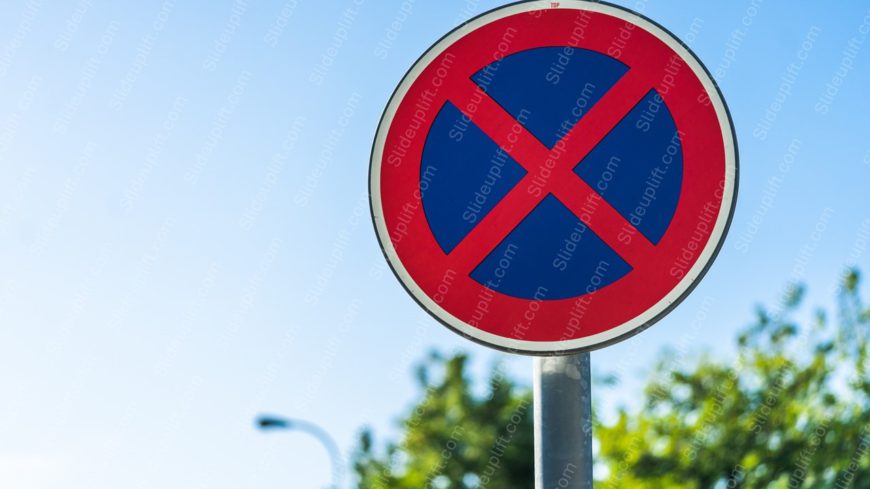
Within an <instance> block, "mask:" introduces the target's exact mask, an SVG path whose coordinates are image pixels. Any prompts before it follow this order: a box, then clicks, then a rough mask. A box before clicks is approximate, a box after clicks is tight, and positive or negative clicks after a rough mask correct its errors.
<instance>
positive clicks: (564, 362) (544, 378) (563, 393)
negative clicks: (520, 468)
mask: <svg viewBox="0 0 870 489" xmlns="http://www.w3.org/2000/svg"><path fill="white" fill-rule="evenodd" d="M534 390H535V489H592V389H591V385H590V365H589V353H580V354H576V355H569V356H561V357H538V358H535V378H534Z"/></svg>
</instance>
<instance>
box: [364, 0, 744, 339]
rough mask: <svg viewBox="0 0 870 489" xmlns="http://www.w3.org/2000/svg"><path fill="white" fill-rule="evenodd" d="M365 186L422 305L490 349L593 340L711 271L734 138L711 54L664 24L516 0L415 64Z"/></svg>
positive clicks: (727, 200)
mask: <svg viewBox="0 0 870 489" xmlns="http://www.w3.org/2000/svg"><path fill="white" fill-rule="evenodd" d="M370 185H371V189H370V190H371V205H372V215H373V220H374V224H375V229H376V232H377V235H378V238H379V240H380V244H381V246H382V248H383V251H384V254H385V255H386V257H387V260H388V261H389V263H390V265H391V267H392V268H393V270H394V272H395V273H396V275H397V277H398V278H399V280H400V281H401V283H402V284H403V285H404V286H405V288H406V289H407V290H408V292H409V293H410V294H411V295H412V296H413V297H414V299H416V300H417V302H418V303H420V305H422V306H423V307H424V308H425V309H426V310H427V311H429V312H430V313H431V314H432V315H433V316H434V317H436V318H437V319H439V320H440V321H441V322H443V323H444V324H445V325H447V326H449V327H450V328H452V329H454V330H455V331H457V332H459V333H460V334H462V335H464V336H466V337H468V338H471V339H473V340H475V341H478V342H481V343H484V344H487V345H489V346H492V347H495V348H499V349H503V350H508V351H513V352H519V353H528V354H537V355H553V354H560V353H565V352H573V351H588V350H591V349H595V348H598V347H601V346H604V345H607V344H610V343H613V342H615V341H618V340H620V339H623V338H626V337H628V336H630V335H633V334H635V333H637V332H639V331H641V330H643V329H644V328H646V327H648V326H649V325H651V324H653V323H654V322H655V321H657V320H658V319H660V318H661V317H663V316H664V315H665V314H667V313H668V312H669V311H670V310H671V309H672V308H673V307H675V306H676V305H677V303H679V302H680V301H681V300H682V299H683V298H684V297H685V296H686V295H687V294H688V293H689V292H690V291H691V289H692V288H693V287H694V286H695V285H696V284H697V282H698V280H699V279H700V278H701V277H702V276H703V274H704V273H705V272H706V270H707V268H708V267H709V266H710V264H711V262H712V261H713V259H714V258H715V255H716V253H717V252H718V250H719V247H720V245H721V243H722V240H723V239H724V237H725V233H726V231H727V228H728V225H729V223H730V219H731V214H732V211H733V205H734V200H735V195H736V187H737V155H736V141H735V138H734V134H733V129H732V125H731V121H730V117H729V115H728V111H727V108H726V106H725V102H724V100H723V99H722V95H721V94H720V92H719V91H718V88H717V87H716V85H715V83H714V82H713V80H712V78H711V77H710V75H709V73H708V72H707V71H706V70H705V69H704V67H703V66H702V65H701V63H700V61H699V60H698V59H697V58H696V57H695V56H694V54H692V53H691V52H690V51H689V49H688V48H687V47H686V46H684V45H683V44H682V43H680V41H679V40H677V39H676V38H675V37H674V36H673V35H672V34H670V33H669V32H668V31H666V30H665V29H664V28H662V27H661V26H659V25H657V24H655V23H654V22H652V21H651V20H649V19H646V18H644V17H642V16H639V15H637V14H635V13H632V12H629V11H627V10H624V9H621V8H619V7H616V6H612V5H608V4H604V3H598V2H585V1H567V2H522V3H517V4H512V5H508V6H505V7H502V8H499V9H496V10H493V11H490V12H488V13H485V14H483V15H481V16H479V17H477V18H475V19H473V20H471V21H469V22H468V23H466V24H464V25H462V26H461V27H459V28H457V29H455V30H454V31H452V32H450V33H449V34H447V35H446V36H445V37H444V38H442V39H441V40H440V41H438V42H437V43H436V44H435V45H434V46H433V47H432V48H430V49H429V50H428V51H427V52H426V53H425V54H424V55H423V56H422V57H421V58H420V59H419V60H418V61H417V62H416V63H415V64H414V66H413V67H412V68H411V69H410V71H409V72H408V73H407V74H406V75H405V77H404V79H403V80H402V81H401V83H400V84H399V86H398V88H397V89H396V91H395V92H394V94H393V96H392V98H391V99H390V101H389V103H388V105H387V107H386V110H385V112H384V115H383V117H382V119H381V123H380V126H379V128H378V131H377V135H376V137H375V142H374V147H373V150H372V161H371V174H370Z"/></svg>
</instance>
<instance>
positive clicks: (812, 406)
mask: <svg viewBox="0 0 870 489" xmlns="http://www.w3.org/2000/svg"><path fill="white" fill-rule="evenodd" d="M859 282H860V280H859V275H858V272H857V271H849V272H848V273H847V274H846V275H845V276H844V280H843V283H842V286H841V287H840V289H839V291H838V293H837V299H838V302H839V307H838V309H839V311H838V314H837V315H836V318H835V320H831V318H830V317H829V314H827V313H826V312H825V311H823V310H817V311H815V312H814V313H813V314H810V315H806V314H801V310H800V308H799V306H800V304H801V302H802V299H803V296H804V288H803V287H801V286H793V287H790V288H788V290H787V291H786V293H785V294H784V295H783V299H782V301H781V305H780V307H779V308H778V309H779V310H778V311H768V310H766V309H763V308H759V309H758V310H757V313H756V319H755V321H754V322H753V324H752V325H750V326H749V327H747V328H746V329H745V330H744V331H742V332H741V333H740V334H739V336H738V338H737V354H736V356H735V357H733V358H732V359H731V360H716V359H713V358H710V357H709V356H705V355H701V356H698V357H693V358H686V357H681V356H679V355H678V354H676V353H674V352H665V353H664V354H663V355H662V358H661V359H660V361H659V362H658V363H657V365H656V366H655V369H654V371H653V373H652V376H651V378H650V380H649V381H648V383H647V386H646V388H645V390H644V393H643V407H642V408H641V409H639V410H637V411H629V410H627V409H622V410H620V412H619V413H618V414H617V416H616V419H615V420H614V421H613V422H612V423H604V422H596V427H595V436H596V438H597V440H598V443H599V450H598V453H597V455H596V475H597V478H598V480H597V482H596V487H597V488H601V489H610V488H624V487H627V488H666V489H731V488H740V489H750V488H751V489H756V488H758V489H762V488H763V489H786V488H788V489H792V488H799V487H800V488H811V489H821V488H825V489H846V488H852V489H868V488H870V376H868V372H867V357H868V343H867V339H868V338H867V337H868V333H870V309H868V308H867V306H866V305H865V304H864V302H863V301H862V300H861V297H860V294H859V291H858V286H859ZM796 316H801V317H806V318H805V319H804V320H803V321H801V322H802V323H804V324H803V326H799V325H798V321H796V320H795V317H796ZM466 362H467V358H466V356H465V355H464V354H458V355H456V356H453V357H451V358H442V357H440V356H439V355H437V354H433V355H431V356H430V358H429V360H428V361H427V362H426V363H425V364H424V365H423V366H422V367H421V368H420V370H419V375H418V377H419V378H420V383H421V386H422V387H423V389H424V392H425V394H424V397H423V400H422V401H420V402H419V403H418V404H417V405H416V406H415V407H414V408H413V409H412V411H411V413H410V414H408V415H407V416H406V417H405V418H404V419H403V428H404V434H403V437H402V440H401V442H400V443H399V444H395V443H393V444H389V445H388V446H387V447H386V448H385V449H384V450H381V451H380V452H379V451H378V450H377V449H376V448H375V447H374V444H373V441H372V435H371V433H370V432H368V431H364V432H363V433H362V435H361V439H360V444H359V447H358V448H357V450H356V452H355V454H354V464H355V469H356V472H357V475H358V478H359V487H361V488H366V489H374V488H399V489H404V488H414V489H418V488H428V487H433V488H451V489H453V488H456V489H464V488H472V487H480V488H485V487H493V488H499V489H512V488H530V487H533V482H532V480H533V469H534V468H533V465H532V453H533V444H532V443H533V440H532V424H531V410H532V409H531V397H530V393H529V391H528V389H527V388H520V387H518V386H517V385H516V384H515V383H514V382H512V381H511V380H510V379H508V378H506V377H505V376H504V375H503V374H502V373H501V371H500V370H499V369H497V368H496V369H493V371H492V373H491V375H490V385H491V390H490V394H489V396H486V397H482V398H479V397H475V396H474V395H472V393H471V389H470V385H469V381H468V379H467V373H466V371H465V365H466ZM435 370H440V376H439V377H438V379H437V381H435V382H432V381H431V376H432V373H433V371H435Z"/></svg>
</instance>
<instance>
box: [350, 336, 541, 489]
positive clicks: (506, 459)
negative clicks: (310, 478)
mask: <svg viewBox="0 0 870 489" xmlns="http://www.w3.org/2000/svg"><path fill="white" fill-rule="evenodd" d="M467 360H468V359H467V356H466V355H465V354H456V355H454V356H452V357H451V358H443V357H441V356H440V355H439V354H438V353H432V354H430V357H429V359H428V360H427V362H425V363H423V364H422V365H421V366H420V367H419V368H418V371H417V378H418V381H419V383H420V386H421V387H422V389H423V391H424V394H423V399H422V400H421V401H420V402H419V403H418V404H417V405H416V406H415V407H414V408H413V409H412V410H411V412H410V413H409V414H408V415H407V416H405V418H404V419H403V420H402V423H401V424H402V428H403V429H404V435H403V438H402V441H401V442H400V443H399V444H395V443H391V444H388V445H387V447H386V448H385V450H384V451H383V452H382V453H381V454H380V456H379V455H377V454H376V453H375V449H374V447H373V442H372V435H371V433H370V432H369V431H368V430H364V431H363V432H362V435H361V436H360V445H359V448H358V450H357V452H356V453H355V456H354V469H355V470H356V473H357V474H358V476H359V479H360V486H359V487H362V488H367V489H420V488H429V487H432V488H442V487H443V488H447V487H449V488H451V489H470V488H473V487H479V488H486V487H491V488H497V489H520V488H522V489H527V488H529V487H532V486H533V485H534V484H533V479H532V474H533V470H534V461H533V460H532V457H531V454H532V453H533V451H534V443H533V439H532V398H531V394H530V392H529V391H528V390H527V389H520V388H518V387H517V385H516V384H515V382H514V381H512V380H511V379H509V378H508V377H506V376H505V375H504V372H503V371H502V370H501V368H499V367H498V366H496V367H494V368H493V369H492V370H491V373H490V378H489V393H488V394H487V395H485V396H475V395H474V394H472V392H471V390H472V389H471V385H470V382H469V379H468V375H467V371H466V362H467ZM433 374H435V375H437V376H438V379H437V380H436V381H433V380H432V377H433Z"/></svg>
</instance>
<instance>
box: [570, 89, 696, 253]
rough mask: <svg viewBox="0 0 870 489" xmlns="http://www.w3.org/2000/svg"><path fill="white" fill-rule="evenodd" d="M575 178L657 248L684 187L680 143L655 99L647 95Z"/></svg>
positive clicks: (657, 97)
mask: <svg viewBox="0 0 870 489" xmlns="http://www.w3.org/2000/svg"><path fill="white" fill-rule="evenodd" d="M574 172H575V173H577V175H579V176H580V178H582V179H583V180H585V181H586V183H588V184H589V185H590V186H592V188H594V189H595V191H596V192H598V194H599V195H601V196H602V197H603V198H604V199H605V200H606V201H607V202H609V203H610V205H612V206H613V207H614V208H615V209H616V210H617V211H619V213H620V214H622V216H623V217H625V218H626V219H627V220H628V221H629V222H630V223H631V224H632V225H633V226H634V227H635V228H637V230H638V231H640V232H641V233H642V234H643V235H644V236H646V238H647V239H649V240H650V241H651V242H652V243H653V244H657V243H658V242H659V240H661V238H662V236H663V235H664V234H665V231H667V229H668V226H669V225H670V223H671V219H672V218H673V216H674V212H675V211H676V209H677V201H678V200H679V199H680V186H681V185H682V181H683V149H682V142H681V140H680V135H679V133H678V132H677V126H676V124H675V123H674V118H673V117H672V116H671V112H670V111H669V110H668V107H667V105H666V104H665V103H664V100H663V99H662V98H661V96H660V95H659V93H658V92H657V91H655V90H652V91H650V92H649V93H648V94H647V95H646V96H645V97H644V99H643V100H641V101H640V103H638V104H637V105H636V106H635V107H634V108H633V109H632V110H631V112H629V113H628V115H627V116H625V118H623V119H622V121H620V122H619V124H617V126H616V127H615V128H613V130H611V131H610V133H608V134H607V136H605V137H604V139H603V140H602V141H601V142H600V143H598V145H597V146H596V147H595V148H594V149H593V150H592V151H591V152H590V153H589V155H587V156H586V158H584V159H583V161H581V162H580V164H579V165H577V166H576V167H575V168H574Z"/></svg>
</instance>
